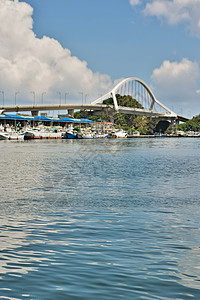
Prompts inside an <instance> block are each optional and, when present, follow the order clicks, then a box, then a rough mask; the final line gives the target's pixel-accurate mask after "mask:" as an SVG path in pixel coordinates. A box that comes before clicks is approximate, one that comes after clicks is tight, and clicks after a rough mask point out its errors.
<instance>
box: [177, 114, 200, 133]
mask: <svg viewBox="0 0 200 300" xmlns="http://www.w3.org/2000/svg"><path fill="white" fill-rule="evenodd" d="M178 130H182V131H200V115H198V116H196V117H193V118H192V119H191V120H189V121H187V122H185V123H182V124H179V125H178Z"/></svg>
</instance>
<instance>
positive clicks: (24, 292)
mask: <svg viewBox="0 0 200 300" xmlns="http://www.w3.org/2000/svg"><path fill="white" fill-rule="evenodd" d="M0 150H1V155H0V174H1V177H0V187H1V190H0V230H1V231H0V299H14V300H16V299H200V139H192V138H190V139H184V138H183V139H182V138H180V139H176V138H174V139H164V138H160V139H159V138H158V139H130V140H128V139H126V140H77V141H76V140H74V141H70V140H69V141H38V142H37V141H36V142H35V141H30V142H28V141H27V142H12V141H5V142H4V141H1V142H0Z"/></svg>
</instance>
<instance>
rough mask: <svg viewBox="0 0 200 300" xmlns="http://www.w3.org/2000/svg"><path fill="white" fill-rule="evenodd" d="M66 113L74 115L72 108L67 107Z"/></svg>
mask: <svg viewBox="0 0 200 300" xmlns="http://www.w3.org/2000/svg"><path fill="white" fill-rule="evenodd" d="M68 114H69V115H70V116H72V117H73V116H74V109H68Z"/></svg>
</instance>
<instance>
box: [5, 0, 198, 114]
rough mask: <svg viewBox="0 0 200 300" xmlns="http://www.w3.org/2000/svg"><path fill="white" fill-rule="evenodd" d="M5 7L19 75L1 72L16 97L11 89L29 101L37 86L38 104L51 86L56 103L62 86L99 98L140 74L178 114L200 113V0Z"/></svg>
mask: <svg viewBox="0 0 200 300" xmlns="http://www.w3.org/2000/svg"><path fill="white" fill-rule="evenodd" d="M27 4H28V5H27ZM0 5H1V7H0V10H1V11H2V9H1V8H4V13H3V12H2V13H1V12H0V21H1V24H2V23H5V26H8V27H9V30H10V32H9V30H8V29H5V30H4V31H3V29H2V28H1V29H0V38H1V37H2V38H1V41H2V42H4V34H5V31H6V30H7V35H9V36H10V41H8V38H6V42H4V45H5V47H8V48H9V47H10V49H9V51H8V52H9V53H10V54H9V57H8V54H5V53H8V52H5V49H4V51H3V50H2V51H1V48H0V58H2V60H0V66H1V63H2V65H3V66H5V65H6V64H7V65H9V66H10V68H11V71H12V73H13V72H14V74H15V75H16V77H14V79H13V78H12V79H11V78H10V77H9V76H8V75H7V73H5V74H2V76H0V88H1V89H5V91H6V93H7V95H9V96H8V100H7V101H8V102H9V101H10V102H11V101H12V100H11V98H12V95H11V90H12V93H14V91H16V90H17V91H18V90H20V94H19V95H18V96H17V97H18V99H19V101H24V102H25V101H32V100H31V95H30V90H34V91H36V93H37V95H38V96H37V97H38V100H37V101H38V102H39V101H40V95H41V93H42V92H44V91H45V92H46V96H45V97H46V98H47V95H48V100H49V101H51V102H52V101H54V100H53V99H55V97H56V96H55V95H56V93H57V91H58V90H59V91H61V92H62V95H64V93H65V92H66V91H67V92H69V93H70V96H69V97H70V100H71V101H78V97H80V95H79V96H78V94H79V92H80V91H83V92H84V93H88V94H89V95H90V100H91V101H92V100H93V99H95V98H97V97H98V96H99V95H100V94H103V93H106V92H107V91H108V90H109V89H110V87H111V86H112V85H113V84H114V82H115V81H117V80H119V79H120V78H125V77H130V76H133V77H139V78H141V79H142V80H143V81H145V82H146V83H147V84H148V85H149V86H150V87H151V88H152V89H153V92H154V94H155V95H156V97H157V98H158V100H159V101H161V102H163V103H164V104H165V105H167V106H168V107H170V108H172V109H173V110H175V111H176V112H177V113H182V114H184V115H186V116H192V115H197V114H199V113H200V93H199V90H200V71H199V70H200V51H199V46H200V0H184V1H180V0H169V1H168V0H165V1H163V0H151V1H150V0H145V1H140V0H101V1H99V0H56V1H55V0H26V1H17V0H15V1H12V0H0ZM5 7H6V9H5ZM11 10H12V13H11ZM15 18H16V22H13V24H12V21H11V22H10V23H9V25H8V24H6V23H7V22H9V20H13V19H14V20H15ZM31 22H33V27H32V24H31ZM12 26H13V28H12ZM14 27H15V28H14ZM17 28H18V31H17ZM23 28H24V29H23ZM22 29H23V30H22ZM33 34H35V36H33ZM23 36H24V39H23ZM19 41H20V43H21V44H20V46H19ZM27 41H28V42H27ZM5 47H4V48H5ZM11 47H12V50H11ZM48 50H49V51H48ZM45 53H46V57H45ZM20 54H21V55H20ZM65 55H66V57H65ZM11 58H12V59H11ZM13 62H14V63H13ZM15 62H16V64H15ZM58 62H59V63H58ZM54 64H55V68H54V67H52V66H53V65H54ZM30 65H31V66H33V67H32V68H30ZM1 69H2V68H1ZM30 69H31V70H30ZM3 70H4V68H3ZM18 70H20V71H18ZM37 71H40V76H39V75H38V73H37ZM17 72H18V73H19V74H18V73H17ZM16 73H17V74H16ZM58 79H59V80H58ZM0 97H1V95H0ZM62 97H63V96H62ZM23 99H24V100H23ZM46 101H47V100H46Z"/></svg>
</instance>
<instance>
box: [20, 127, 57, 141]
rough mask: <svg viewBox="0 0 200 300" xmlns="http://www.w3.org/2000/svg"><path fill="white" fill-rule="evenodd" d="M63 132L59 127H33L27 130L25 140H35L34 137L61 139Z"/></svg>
mask: <svg viewBox="0 0 200 300" xmlns="http://www.w3.org/2000/svg"><path fill="white" fill-rule="evenodd" d="M61 137H62V132H61V131H58V130H57V129H45V128H43V129H40V128H32V129H29V130H27V131H26V132H25V134H24V139H25V140H34V139H61Z"/></svg>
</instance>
